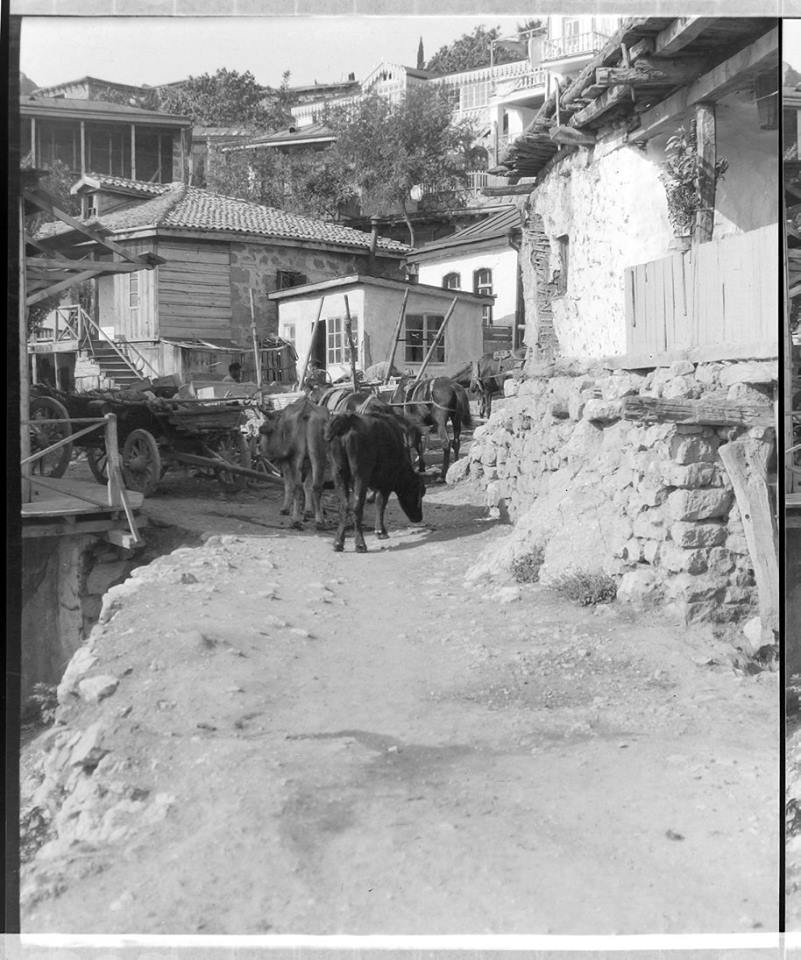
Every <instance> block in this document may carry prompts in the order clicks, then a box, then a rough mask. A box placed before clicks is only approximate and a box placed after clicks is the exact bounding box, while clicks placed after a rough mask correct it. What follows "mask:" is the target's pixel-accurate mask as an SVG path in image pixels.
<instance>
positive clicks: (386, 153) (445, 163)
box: [328, 84, 475, 246]
mask: <svg viewBox="0 0 801 960" xmlns="http://www.w3.org/2000/svg"><path fill="white" fill-rule="evenodd" d="M328 123H329V125H330V126H331V127H332V128H333V130H334V132H335V133H336V136H337V140H336V143H335V145H334V146H333V148H332V149H331V157H330V160H331V164H332V169H335V170H336V172H337V175H338V176H339V177H341V182H340V195H341V196H342V197H347V196H351V195H354V194H355V195H357V196H358V197H359V202H360V204H361V207H362V210H363V211H364V212H365V213H368V214H370V215H371V216H387V215H389V214H392V213H395V212H400V213H401V215H402V216H403V219H404V220H405V222H406V226H407V228H408V230H409V240H410V243H411V245H412V246H414V228H413V226H412V222H411V219H410V216H409V214H410V203H411V201H412V199H413V193H415V194H417V193H418V191H419V194H420V197H421V199H420V203H421V206H422V207H423V209H432V208H434V209H436V208H441V207H443V206H446V205H447V206H448V207H453V206H459V205H463V204H464V186H465V182H466V170H467V151H468V150H469V148H470V146H471V144H472V141H473V140H474V138H475V131H474V129H473V126H472V124H470V123H468V122H465V121H462V122H461V123H459V124H454V123H453V122H452V112H451V105H450V103H449V101H448V98H447V95H446V93H445V91H443V90H440V89H438V88H436V87H433V86H429V85H428V84H421V85H419V86H415V87H411V88H410V89H409V90H408V91H407V92H406V95H405V97H404V98H403V99H402V100H401V101H400V102H397V103H392V102H391V101H389V100H388V99H386V98H384V97H381V96H379V95H377V94H372V95H371V96H368V97H365V98H363V99H362V100H360V101H359V102H357V103H356V104H355V105H353V106H352V107H351V108H349V109H339V110H336V111H332V112H331V114H330V115H329V117H328Z"/></svg>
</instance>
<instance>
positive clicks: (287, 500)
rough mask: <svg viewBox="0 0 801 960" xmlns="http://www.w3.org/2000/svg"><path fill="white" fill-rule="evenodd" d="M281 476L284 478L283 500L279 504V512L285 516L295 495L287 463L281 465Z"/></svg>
mask: <svg viewBox="0 0 801 960" xmlns="http://www.w3.org/2000/svg"><path fill="white" fill-rule="evenodd" d="M281 476H282V477H283V479H284V502H283V503H282V504H281V514H282V516H285V517H286V516H288V515H289V511H290V510H291V509H292V498H293V496H294V495H295V484H294V483H293V481H292V471H291V469H290V466H289V464H288V463H285V464H283V465H282V466H281Z"/></svg>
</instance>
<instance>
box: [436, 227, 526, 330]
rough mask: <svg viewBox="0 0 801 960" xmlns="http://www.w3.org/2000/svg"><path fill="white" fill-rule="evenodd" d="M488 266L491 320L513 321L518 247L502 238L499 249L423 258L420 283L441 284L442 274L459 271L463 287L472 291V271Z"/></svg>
mask: <svg viewBox="0 0 801 960" xmlns="http://www.w3.org/2000/svg"><path fill="white" fill-rule="evenodd" d="M484 267H488V268H489V269H490V270H492V292H493V293H494V294H495V297H496V299H495V304H494V306H493V310H492V322H493V323H496V324H513V323H514V321H515V308H516V305H517V251H516V250H513V249H512V248H511V247H510V246H508V245H507V244H506V242H505V241H504V242H503V245H502V246H501V245H499V246H498V248H497V250H482V251H479V252H478V253H459V252H454V253H452V254H450V255H449V256H446V257H442V258H441V259H437V260H434V261H427V260H424V261H421V262H420V271H419V278H420V283H427V284H430V285H431V286H432V287H441V286H442V278H443V277H444V276H445V275H446V274H448V273H458V274H460V275H461V278H462V289H463V290H467V291H468V292H471V293H472V292H473V272H474V271H476V270H480V269H482V268H484Z"/></svg>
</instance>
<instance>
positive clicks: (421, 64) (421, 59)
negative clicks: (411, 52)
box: [417, 37, 426, 70]
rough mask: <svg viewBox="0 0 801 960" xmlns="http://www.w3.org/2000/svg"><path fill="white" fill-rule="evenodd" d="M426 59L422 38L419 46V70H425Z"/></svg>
mask: <svg viewBox="0 0 801 960" xmlns="http://www.w3.org/2000/svg"><path fill="white" fill-rule="evenodd" d="M425 66H426V58H425V54H424V53H423V38H422V37H420V42H419V43H418V44H417V69H418V70H425Z"/></svg>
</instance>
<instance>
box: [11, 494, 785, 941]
mask: <svg viewBox="0 0 801 960" xmlns="http://www.w3.org/2000/svg"><path fill="white" fill-rule="evenodd" d="M199 484H200V482H198V486H197V488H192V487H191V485H190V487H188V488H187V489H186V490H184V491H183V494H182V495H178V494H181V489H179V485H176V486H175V487H174V488H172V490H169V489H168V492H167V493H165V494H163V495H158V496H156V497H154V498H152V499H151V500H149V501H148V505H147V512H148V513H149V515H150V516H151V517H152V518H153V520H155V521H157V522H160V523H165V524H167V523H168V524H172V525H175V524H177V525H179V526H180V527H182V528H183V529H184V530H185V531H186V530H190V531H194V533H195V534H196V535H197V534H200V533H201V532H202V531H203V532H207V533H209V532H210V533H211V534H212V536H211V538H207V539H206V541H205V543H203V544H200V543H199V542H197V541H196V542H195V543H194V545H192V546H188V547H184V548H181V549H179V550H177V551H176V552H173V553H171V554H169V555H167V556H165V557H163V558H161V559H159V560H157V561H155V562H154V563H153V564H151V565H150V566H149V567H147V568H141V569H140V570H139V571H138V572H137V576H136V577H135V578H134V581H135V582H137V583H138V584H139V587H138V589H136V590H134V591H132V592H129V593H128V594H127V595H124V596H120V598H119V600H118V602H117V604H115V607H114V608H112V609H113V610H114V612H113V615H112V616H111V618H110V619H109V620H108V622H107V623H106V624H105V626H104V627H103V628H102V630H100V631H99V632H98V635H97V636H96V641H95V644H94V652H95V655H96V656H97V658H98V659H97V662H96V663H94V664H93V665H92V667H91V668H90V670H89V672H88V676H90V677H92V676H111V677H112V678H113V679H116V680H118V685H117V686H116V688H115V690H114V692H113V693H111V694H110V695H108V696H106V697H105V698H103V699H101V700H100V701H99V702H98V703H91V702H90V703H87V702H84V701H83V700H79V699H77V698H74V705H73V706H71V707H70V708H69V710H67V711H64V712H63V714H62V719H63V720H65V721H66V722H67V726H66V731H67V732H68V733H69V734H70V735H72V736H73V742H74V736H75V734H76V733H78V732H79V731H83V732H85V731H87V730H88V729H89V728H92V725H93V724H98V726H97V727H94V728H92V729H94V731H95V732H97V730H100V731H101V732H102V750H100V751H99V754H104V755H103V758H102V760H101V762H100V764H99V765H97V766H96V767H94V768H92V767H91V766H89V765H85V766H84V767H83V768H82V769H83V773H81V774H80V775H78V774H74V775H73V778H72V781H71V782H70V786H69V789H70V790H71V791H72V793H73V794H75V793H76V792H77V793H78V794H80V793H81V791H83V794H82V796H83V797H84V799H83V800H81V801H80V803H78V802H77V801H76V805H75V806H74V809H73V810H72V812H71V813H70V812H69V810H68V811H67V812H66V813H65V812H64V808H62V811H61V813H60V814H57V815H56V819H57V820H58V822H59V823H60V825H61V833H60V834H58V835H57V831H56V832H54V831H53V830H52V828H51V830H50V833H49V835H48V836H49V839H50V843H49V845H48V846H47V847H46V848H45V849H44V850H42V851H41V852H40V855H39V856H38V857H37V858H36V859H34V860H33V861H32V862H31V863H30V864H28V866H27V867H26V868H25V871H24V875H23V890H24V894H25V897H26V900H25V908H24V911H23V929H24V930H27V931H40V932H41V931H64V932H68V931H75V932H139V933H264V932H270V933H306V934H334V933H352V934H368V933H386V934H413V933H430V934H437V933H441V934H448V933H475V934H480V933H598V934H601V933H641V932H665V933H679V932H701V931H704V932H723V931H738V932H739V931H743V932H745V931H751V930H755V929H762V930H774V929H776V925H777V895H778V836H777V815H776V814H777V810H778V799H777V779H778V756H777V744H778V736H777V712H778V694H777V675H776V674H775V673H769V672H766V673H760V674H757V675H754V676H748V675H744V674H741V673H738V672H737V671H735V670H734V669H733V668H732V667H731V664H730V662H729V661H728V660H727V656H726V650H725V647H724V645H723V644H720V643H716V642H715V641H714V640H712V639H710V638H709V636H706V635H704V634H702V633H689V632H687V631H686V630H684V629H680V628H676V627H672V626H670V625H667V624H664V623H661V622H660V621H659V619H658V618H655V617H649V618H647V619H638V618H636V617H634V616H632V615H630V614H627V613H626V612H625V611H623V610H620V609H618V608H617V607H615V606H614V605H612V606H600V607H597V608H595V609H592V608H579V607H576V606H573V605H571V604H570V603H568V602H567V601H564V600H562V599H560V598H558V597H556V596H555V595H554V594H552V593H550V592H548V591H547V590H545V589H544V588H542V587H540V586H539V585H537V584H533V585H523V586H519V585H515V584H514V583H511V582H510V581H509V580H508V579H507V580H499V581H498V582H488V583H485V584H483V585H480V586H478V587H475V586H473V587H470V588H468V587H466V585H465V582H464V574H465V572H466V570H467V569H468V568H469V566H470V565H471V563H472V562H473V561H474V560H475V558H476V557H477V556H478V555H479V554H480V552H481V551H482V550H483V549H484V548H485V547H487V546H488V545H489V544H490V543H492V542H493V541H495V540H496V539H497V538H499V537H503V536H505V535H506V534H507V533H508V531H509V528H508V527H507V526H504V525H503V524H500V523H496V522H492V521H487V519H486V517H485V511H484V510H483V508H481V507H480V506H478V505H477V503H476V497H475V494H473V493H471V492H470V491H469V490H467V489H464V488H448V487H442V486H438V487H434V488H432V489H431V490H430V491H429V493H428V494H427V496H426V508H425V509H426V521H427V524H428V525H427V526H426V527H422V528H413V527H410V526H408V525H407V522H406V520H405V518H404V517H403V516H402V514H401V512H400V509H399V507H398V505H397V502H396V501H394V499H393V502H392V506H391V509H390V513H389V529H390V534H391V539H390V540H389V541H387V542H385V543H381V544H380V545H379V542H378V541H376V540H375V539H374V538H373V537H372V535H371V536H369V537H368V547H369V548H370V552H369V553H368V554H366V555H357V554H355V553H354V552H353V545H352V541H351V540H348V541H347V543H346V553H344V554H335V553H334V552H333V550H332V549H331V534H325V535H319V534H315V533H314V532H312V531H310V530H309V531H304V532H302V533H296V532H291V531H289V530H288V529H287V528H286V521H285V520H284V518H281V517H279V515H278V512H277V500H276V498H275V497H274V495H273V494H272V493H270V494H269V495H268V494H265V493H263V492H258V493H253V492H251V493H246V494H241V495H238V496H231V497H226V496H220V495H219V494H218V493H217V492H216V490H215V489H214V488H213V487H212V486H211V485H208V484H206V485H205V487H203V488H201V487H200V485H199ZM368 510H369V508H368ZM153 529H154V531H155V528H153ZM185 535H186V534H185ZM62 729H63V728H62ZM48 737H49V739H48ZM55 737H56V734H55V733H54V732H52V731H51V733H50V734H49V735H48V736H47V737H45V739H44V741H43V740H41V739H40V740H39V741H37V742H36V743H35V744H33V745H32V746H31V747H30V748H29V751H28V754H27V757H26V769H27V770H30V771H33V773H32V774H31V777H30V784H29V786H28V787H27V788H26V789H28V791H29V792H30V790H31V785H33V786H35V784H36V783H37V782H39V780H40V779H41V773H37V770H41V765H40V766H39V767H37V762H38V761H40V760H41V759H42V758H43V757H44V758H47V757H50V758H52V757H53V756H54V753H55V752H56V748H55V746H54V744H55ZM60 742H61V743H62V744H63V743H65V742H66V740H64V741H60ZM44 747H47V748H48V749H49V752H48V753H45V752H44ZM69 749H73V750H75V749H77V747H74V746H72V747H70V748H69ZM104 752H105V753H104ZM94 762H96V760H95V761H94ZM81 816H83V817H84V822H83V823H82V824H81V822H80V817H81ZM59 817H60V819H59ZM109 824H110V825H109ZM59 836H60V837H61V839H60V840H59ZM54 894H57V895H54Z"/></svg>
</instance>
